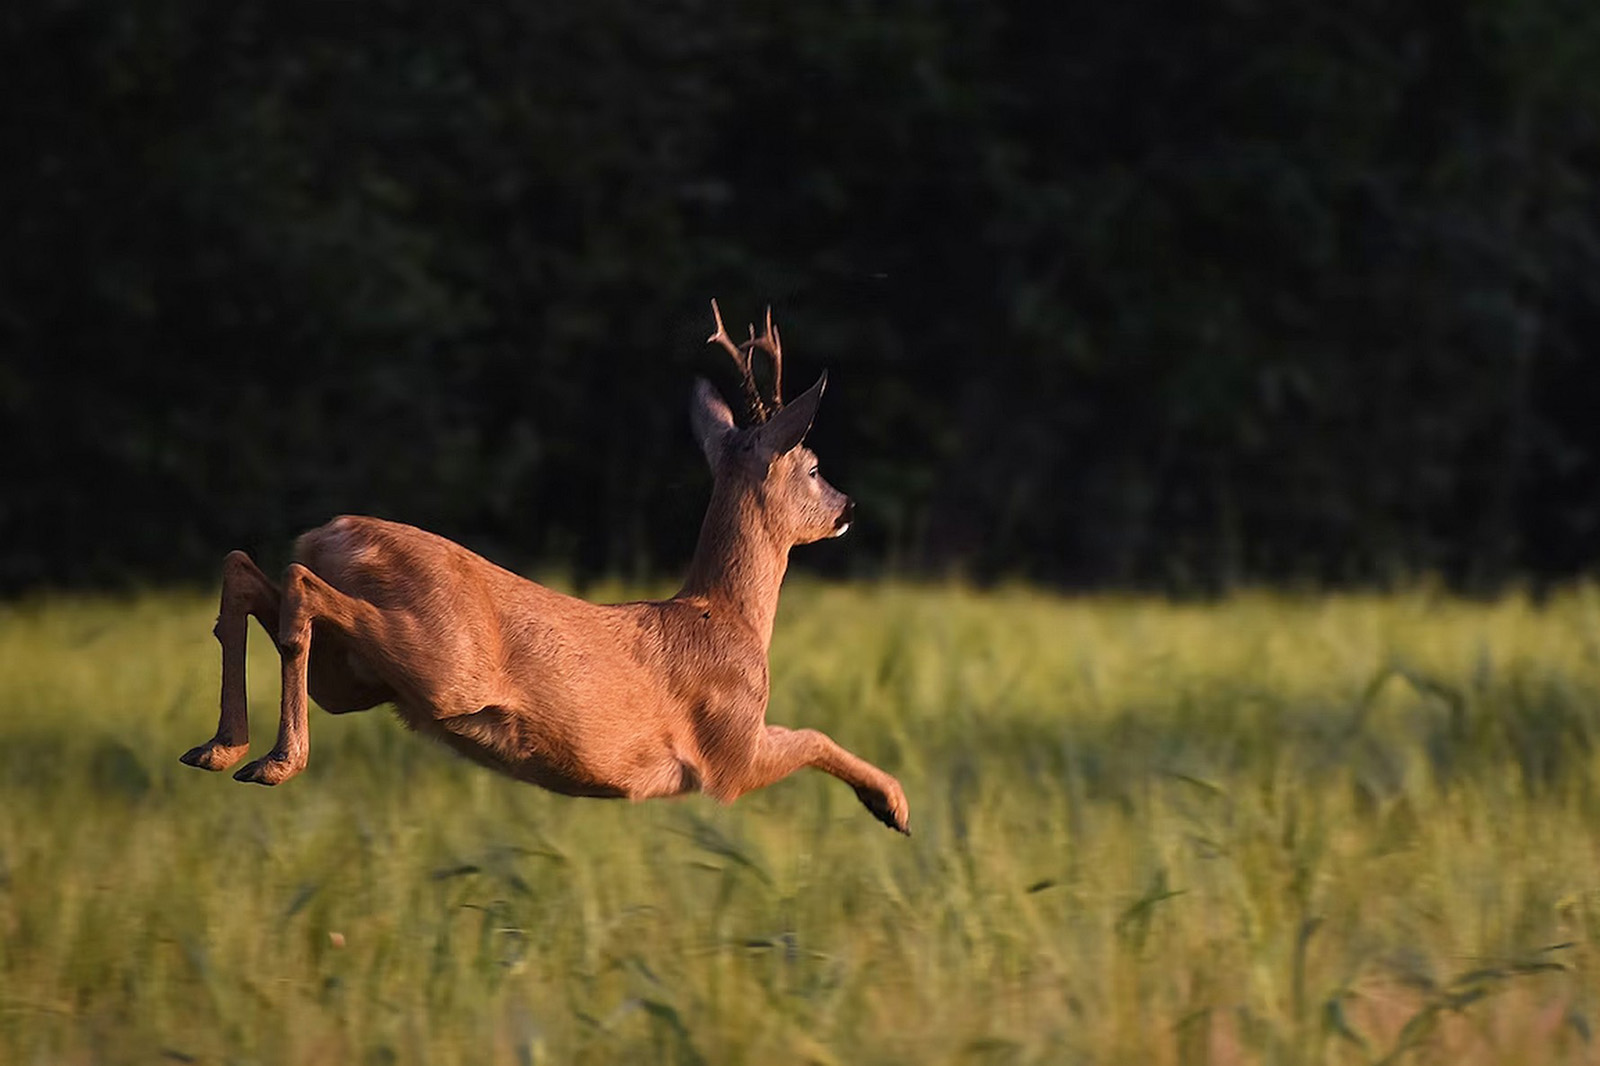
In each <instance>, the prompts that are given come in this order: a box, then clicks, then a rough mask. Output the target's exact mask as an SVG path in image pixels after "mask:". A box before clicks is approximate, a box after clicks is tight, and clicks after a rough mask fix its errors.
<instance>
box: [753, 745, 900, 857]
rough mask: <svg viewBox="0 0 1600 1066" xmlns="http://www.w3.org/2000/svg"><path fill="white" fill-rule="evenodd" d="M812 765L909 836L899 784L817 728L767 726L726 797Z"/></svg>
mask: <svg viewBox="0 0 1600 1066" xmlns="http://www.w3.org/2000/svg"><path fill="white" fill-rule="evenodd" d="M808 766H809V767H813V768H815V769H818V770H822V771H823V772H825V773H829V774H832V775H833V776H834V777H837V778H838V779H839V780H841V781H843V782H844V783H845V784H847V785H849V786H850V787H851V788H854V789H855V790H856V798H858V799H859V800H861V803H862V805H863V806H865V807H866V808H867V810H868V811H870V812H872V816H873V817H874V818H876V819H878V821H880V822H882V823H883V824H884V825H886V826H888V827H889V828H890V829H896V830H899V831H900V832H902V833H904V834H906V835H907V836H910V835H911V827H910V822H909V819H910V815H911V812H910V809H909V808H908V806H907V804H906V794H905V792H904V790H902V789H901V787H900V782H899V781H896V780H895V779H894V777H893V776H892V775H890V774H887V773H885V772H884V771H882V770H880V769H878V768H877V767H876V766H874V765H872V764H871V763H869V762H868V761H867V760H865V759H863V758H861V757H860V756H859V755H856V754H854V753H852V752H850V751H848V750H846V749H845V748H843V747H841V746H840V745H839V744H838V743H837V742H836V741H835V740H834V739H833V738H832V737H830V736H828V735H827V734H826V733H819V732H818V731H817V730H815V729H785V728H784V727H783V726H778V725H769V726H767V728H766V732H765V733H764V734H762V735H761V737H760V739H759V740H758V742H757V746H756V752H755V756H754V758H753V759H752V760H751V761H750V764H749V766H748V767H747V768H746V770H745V773H744V775H743V777H742V779H741V780H739V781H738V782H737V783H736V785H735V787H734V788H733V789H732V795H729V796H725V798H727V799H733V798H734V797H736V796H739V795H742V794H744V793H746V792H752V791H754V790H755V789H758V788H765V787H766V786H767V785H770V784H772V783H773V782H774V781H778V780H780V779H782V778H785V777H788V776H789V775H790V774H792V773H794V772H795V771H796V770H800V769H803V768H805V767H808Z"/></svg>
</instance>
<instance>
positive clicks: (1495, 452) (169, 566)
mask: <svg viewBox="0 0 1600 1066" xmlns="http://www.w3.org/2000/svg"><path fill="white" fill-rule="evenodd" d="M0 84H3V86H4V88H5V92H4V94H3V95H0V115H3V127H0V128H3V130H4V133H5V138H4V144H5V146H6V152H5V161H4V162H3V163H0V464H3V466H0V478H3V480H0V588H3V589H9V590H17V589H20V588H26V587H30V586H35V585H39V584H82V583H104V582H116V581H122V580H126V579H128V578H130V577H133V578H139V579H167V578H173V577H198V576H206V575H209V574H210V573H211V570H212V568H213V567H214V566H215V563H216V559H217V558H218V556H219V554H220V552H222V551H224V550H226V549H227V548H230V547H238V546H242V547H246V548H251V549H254V550H256V551H259V552H261V553H262V554H263V556H264V557H265V558H267V559H271V560H281V559H282V558H283V557H284V553H285V551H286V549H287V544H288V541H289V539H290V538H291V537H292V535H293V534H294V533H295V532H297V531H298V530H300V529H303V528H305V527H307V526H309V525H312V524H315V523H317V522H320V521H322V520H323V519H325V518H326V517H328V516H329V515H331V514H333V513H337V512H340V511H365V512H371V513H378V514H384V515H388V516H391V517H396V518H400V519H404V520H407V521H412V522H416V523H418V524H423V525H426V526H429V527H431V528H435V529H438V530H440V531H442V532H446V533H449V534H453V535H457V536H460V537H463V538H465V539H467V540H468V541H469V542H470V543H473V544H475V545H476V546H479V547H483V548H486V549H488V550H491V551H492V552H494V553H495V554H496V556H497V557H498V558H501V559H504V560H506V561H508V562H512V563H515V564H527V563H530V562H536V561H543V562H547V563H556V564H566V565H571V566H573V567H575V568H576V569H577V570H578V571H579V572H584V573H589V572H599V571H605V570H622V571H627V572H648V571H656V570H664V569H670V568H672V567H674V566H676V565H677V564H678V563H680V562H681V561H682V560H683V559H684V558H685V557H686V556H687V553H688V550H689V547H690V545H691V544H692V540H693V537H694V535H695V532H696V529H697V524H698V516H699V513H700V509H701V506H702V504H703V501H704V498H705V496H706V492H707V480H706V475H705V474H704V472H703V470H702V469H701V460H700V458H699V456H698V454H697V452H696V451H695V449H694V447H693V445H692V444H691V442H690V441H689V438H688V433H687V429H686V426H685V402H686V398H687V395H688V386H689V381H690V379H691V377H692V375H694V374H697V373H700V374H711V375H717V374H720V373H721V372H722V369H723V368H722V366H721V364H720V363H719V361H718V359H719V356H718V353H717V352H716V351H715V350H708V349H706V348H704V346H703V340H704V337H705V335H706V333H707V332H708V329H709V314H708V304H707V300H708V298H709V297H710V296H712V295H716V296H718V297H720V299H721V301H722V304H723V306H724V308H726V309H728V310H729V311H730V312H731V313H732V314H734V315H735V316H738V317H739V318H740V320H741V321H742V319H743V318H745V317H754V316H756V315H757V314H759V313H760V310H761V307H762V306H763V305H764V304H765V303H766V302H768V301H770V302H772V303H773V304H774V305H775V306H776V308H777V313H778V316H779V321H780V322H781V323H782V325H783V326H784V338H785V341H786V347H787V349H788V354H789V362H790V364H791V371H790V374H791V387H792V388H798V387H801V386H803V385H804V384H807V383H809V380H810V379H811V377H812V376H813V375H814V374H815V373H816V372H817V371H818V370H819V369H820V368H822V367H823V366H827V367H829V368H830V369H831V370H832V372H833V377H832V382H833V388H832V389H831V391H830V393H829V395H828V397H827V399H826V401H825V402H824V406H823V412H822V415H821V417H820V419H819V423H818V426H817V429H816V431H815V441H816V443H817V445H818V448H819V450H820V451H821V452H822V454H823V457H824V461H825V464H826V465H827V467H828V472H829V476H830V478H831V479H832V480H833V481H834V482H835V483H836V484H839V485H841V486H842V487H844V488H846V489H847V490H849V491H851V492H852V493H853V494H854V495H855V496H856V497H857V499H858V501H859V504H860V512H859V513H860V514H861V517H862V519H863V521H862V522H861V523H860V524H859V527H858V528H859V530H860V533H859V534H858V535H854V536H853V537H852V538H851V539H850V541H849V542H847V544H848V547H845V546H840V547H838V548H829V549H823V550H820V551H819V553H817V554H815V555H813V556H812V558H813V559H821V560H822V563H823V565H832V566H873V565H876V564H878V563H887V564H889V565H893V566H897V567H907V568H931V569H943V568H945V567H949V566H957V567H961V568H964V569H966V570H968V571H970V572H973V573H976V574H980V575H984V574H1019V575H1027V576H1034V577H1042V578H1047V579H1052V580H1059V581H1065V582H1071V583H1078V584H1107V583H1115V584H1152V585H1167V586H1171V587H1177V588H1188V589H1196V588H1199V589H1204V588H1215V587H1219V586H1225V585H1227V584H1229V583H1232V582H1236V581H1255V580H1305V579H1311V580H1321V581H1347V580H1353V581H1383V580H1386V579H1389V578H1393V577H1396V576H1403V575H1408V574H1413V573H1417V572H1423V571H1430V572H1432V571H1436V572H1442V573H1444V574H1447V575H1449V576H1450V577H1452V578H1453V579H1455V580H1458V581H1461V582H1463V583H1466V584H1469V585H1473V586H1478V587H1492V586H1493V585H1494V584H1495V583H1497V582H1499V581H1502V580H1504V579H1505V578H1507V577H1508V576H1514V575H1519V574H1532V575H1537V576H1560V575H1566V574H1571V573H1574V572H1578V571H1581V570H1583V569H1584V568H1586V567H1588V566H1589V565H1590V564H1591V563H1592V561H1593V560H1594V559H1595V556H1596V544H1597V534H1600V492H1597V491H1596V490H1597V473H1600V471H1597V466H1596V463H1597V459H1600V428H1597V420H1596V417H1595V413H1594V412H1595V407H1596V402H1597V400H1600V391H1597V385H1600V375H1597V374H1596V373H1595V371H1594V369H1592V366H1593V363H1594V359H1595V354H1596V352H1595V349H1596V340H1595V338H1596V337H1597V336H1600V330H1597V327H1600V193H1597V185H1596V178H1597V176H1600V6H1597V5H1595V4H1593V3H1592V2H1590V0H1526V2H1517V0H1503V2H1489V0H1465V2H1450V3H1444V2H1434V3H1398V4H1397V3H1389V2H1377V0H1357V2H1355V3H1348V4H1334V5H1329V4H1326V3H1322V2H1316V0H1300V2H1293V0H1291V2H1289V3H1258V2H1254V0H1232V2H1228V3H1200V4H1187V5H1171V6H1170V7H1169V6H1168V5H1161V4H1154V3H1140V2H1135V3H1127V4H1094V5H1061V4H1044V3H1033V2H1027V0H1009V2H998V0H993V2H970V0H929V2H927V3H921V4H910V5H881V4H864V3H834V2H823V3H804V4H796V3H775V2H768V3H752V4H742V5H732V6H722V5H712V4H706V3H704V2H702V0H673V2H667V3H652V4H643V3H628V2H624V0H582V2H572V0H538V2H511V0H482V2H476V0H475V2H474V3H472V4H460V5H412V4H403V3H399V2H394V0H391V2H388V3H370V4H324V3H308V2H277V3H262V2H259V0H238V2H231V3H222V4H218V3H205V2H201V0H138V2H134V3H109V2H94V0H82V2H78V0H54V2H43V0H24V2H23V3H21V4H19V5H12V6H9V7H8V8H7V9H6V11H5V12H4V13H3V14H0ZM722 381H723V383H724V384H725V385H726V384H729V382H728V380H727V378H726V377H724V378H722Z"/></svg>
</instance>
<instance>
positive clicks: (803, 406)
mask: <svg viewBox="0 0 1600 1066" xmlns="http://www.w3.org/2000/svg"><path fill="white" fill-rule="evenodd" d="M827 386H828V372H827V371H826V370H824V371H823V372H822V376H821V377H820V378H818V379H817V383H816V384H815V385H813V386H811V387H810V388H809V389H807V390H806V391H805V392H802V393H801V394H800V395H799V396H796V397H795V398H794V399H793V400H790V401H789V402H788V403H786V404H784V405H783V406H782V407H780V408H779V409H778V413H777V414H775V415H773V416H772V417H771V418H770V419H768V420H767V422H766V424H765V425H763V426H762V427H761V430H760V433H761V444H762V446H763V447H765V448H767V449H768V450H769V451H771V453H772V454H773V455H782V454H784V453H785V452H787V451H789V450H790V449H792V448H794V447H796V446H798V445H799V443H800V442H801V441H803V440H805V439H806V434H807V433H808V432H810V430H811V423H812V421H813V420H814V419H815V418H816V417H817V401H819V400H821V399H822V390H823V389H825V388H827Z"/></svg>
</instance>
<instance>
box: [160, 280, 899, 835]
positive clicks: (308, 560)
mask: <svg viewBox="0 0 1600 1066" xmlns="http://www.w3.org/2000/svg"><path fill="white" fill-rule="evenodd" d="M713 307H715V305H714V304H713ZM717 325H718V333H717V334H716V335H714V336H713V338H712V339H713V340H719V339H722V340H725V339H726V335H725V333H724V332H723V330H722V328H721V318H720V316H718V320H717ZM751 332H752V339H751V341H750V342H747V344H746V345H744V346H734V345H732V344H731V342H729V343H727V344H726V345H725V347H728V348H729V349H730V351H732V352H734V353H735V361H736V362H739V363H740V366H741V370H742V371H743V372H744V374H745V377H746V385H747V389H748V390H749V392H750V394H751V395H752V396H755V397H756V398H757V400H759V396H758V394H757V393H756V389H755V384H754V377H753V375H752V374H751V373H750V363H749V360H750V354H751V351H752V349H754V348H757V347H760V346H761V345H762V342H768V341H769V339H770V343H771V345H772V347H773V351H772V353H771V354H772V356H773V359H774V363H775V365H776V368H777V370H776V373H775V384H774V389H773V393H774V400H773V402H772V405H771V407H770V408H769V409H767V410H766V411H765V412H764V413H765V415H766V416H767V417H766V419H765V420H764V421H762V422H761V423H760V424H758V425H755V426H752V427H748V428H738V427H736V426H735V425H734V423H733V419H732V416H731V412H729V410H728V408H727V406H726V405H725V404H723V403H722V401H721V399H720V398H719V397H717V396H716V394H715V391H714V390H713V389H712V388H711V387H710V386H709V385H708V384H706V383H704V382H701V383H700V385H699V388H698V390H697V394H696V400H695V406H694V407H693V408H692V413H693V415H694V420H695V427H696V433H697V436H698V437H699V438H700V442H701V446H702V448H703V449H704V450H705V452H706V456H707V459H708V461H709V462H710V464H711V467H712V470H713V474H714V477H715V484H714V487H713V491H712V499H711V504H710V506H709V507H708V509H707V512H706V517H705V521H704V523H703V525H702V527H701V534H700V540H699V543H698V545H697V547H696V550H695V555H694V559H693V560H692V562H691V563H690V567H689V572H688V575H687V577H686V580H685V583H684V586H683V588H682V590H680V592H679V593H678V595H677V596H675V597H673V598H672V599H669V600H663V601H658V602H639V603H625V604H615V605H599V604H592V603H589V602H586V601H584V600H580V599H577V598H575V597H571V596H566V595H563V594H562V593H559V592H556V591H554V590H551V589H548V588H545V587H544V586H542V585H539V584H537V583H535V582H533V581H529V580H527V579H526V578H523V577H520V576H518V575H516V574H513V573H511V572H510V571H508V570H505V569H503V568H501V567H499V566H496V565H495V564H493V563H491V562H489V561H488V560H487V559H484V558H483V557H481V556H479V555H476V554H474V553H473V552H471V551H469V550H467V549H466V548H463V547H462V546H460V545H458V544H455V543H454V542H452V541H449V540H446V539H445V538H443V537H439V536H436V535H434V534H432V533H428V532H425V531H423V530H420V529H416V528H414V527H412V526H407V525H402V524H399V523H395V522H387V521H383V520H381V519H377V518H368V517H361V516H353V515H346V516H342V517H340V518H336V519H334V520H333V521H332V522H329V523H328V524H327V525H324V526H322V527H320V528H318V529H315V530H312V531H311V532H309V533H307V534H305V535H304V536H302V537H301V538H300V539H299V540H298V541H297V542H296V545H295V562H294V563H292V564H291V565H290V567H289V569H288V572H287V573H286V574H285V576H284V580H283V583H282V586H281V588H280V587H279V586H278V585H275V584H274V583H273V582H271V581H270V580H269V579H268V578H267V576H266V575H265V574H264V573H262V572H261V571H260V570H259V568H257V567H256V566H255V564H254V563H253V562H251V561H250V559H249V557H248V556H247V555H245V554H244V553H243V552H234V553H232V554H230V555H229V556H228V558H227V560H225V562H224V566H223V589H222V604H221V609H220V611H219V613H218V619H217V628H216V633H217V637H218V640H219V641H220V642H221V644H222V652H223V677H222V701H221V702H222V708H221V716H220V718H219V722H218V727H217V733H216V735H215V736H214V737H213V738H212V740H210V741H208V742H207V743H206V744H203V745H200V746H199V747H196V748H193V749H191V750H190V751H189V752H187V753H185V755H184V756H183V761H184V762H185V763H188V764H190V765H193V766H198V767H201V768H203V769H210V770H222V769H226V768H228V767H229V766H231V765H233V763H235V762H237V761H238V760H239V759H240V758H242V757H243V755H244V754H245V752H246V750H247V748H248V722H247V716H246V706H245V704H246V695H245V677H244V641H245V629H246V623H247V619H248V617H249V616H251V615H254V616H255V617H256V618H257V619H258V620H259V621H260V622H261V624H262V625H263V627H264V628H265V629H266V630H267V632H268V633H269V634H271V635H272V636H273V638H274V640H275V642H276V644H277V646H278V649H279V652H280V657H281V661H282V669H283V704H282V711H281V714H280V720H279V730H278V739H277V743H276V744H275V745H274V747H273V749H272V751H271V752H269V753H268V754H267V755H266V756H265V757H264V758H261V759H258V760H256V761H255V762H252V763H250V764H248V765H247V766H245V767H244V768H243V769H242V770H240V771H239V772H238V773H237V774H236V775H235V776H236V777H238V778H239V779H240V780H246V781H254V782H258V783H261V784H268V785H271V784H277V783H279V782H281V781H284V780H287V779H288V778H289V777H291V776H293V775H294V774H295V773H298V772H299V771H300V770H301V769H302V768H303V767H304V766H305V764H306V759H307V756H308V752H309V743H308V739H307V697H308V696H310V697H312V698H315V699H316V701H317V702H318V704H320V705H321V706H322V707H323V708H324V709H326V710H328V711H330V712H332V713H335V714H341V713H346V712H349V711H358V710H366V709H369V708H371V707H375V706H377V705H379V704H382V703H393V704H394V705H395V707H396V710H397V712H398V713H399V715H400V717H401V718H402V720H403V721H405V722H406V724H407V725H409V726H410V727H411V728H413V729H415V730H416V731H418V732H420V733H424V734H426V735H429V736H432V737H434V738H435V739H437V740H439V741H441V742H443V743H444V744H446V745H447V746H449V747H451V748H453V749H454V750H456V751H457V752H459V753H460V754H462V755H464V756H466V757H468V758H470V759H472V760H474V761H476V762H479V763H481V764H483V765H485V766H488V767H490V768H492V769H495V770H498V771H501V772H503V773H506V774H509V775H511V776H512V777H516V778H518V779H520V780H523V781H527V782H530V783H532V784H535V785H539V786H541V787H543V788H547V789H550V790H551V791H554V792H559V793H563V794H566V795H571V796H593V797H626V798H628V799H633V800H642V799H649V798H652V797H658V796H671V795H678V794H681V793H685V792H691V791H696V790H699V791H704V792H706V793H707V794H709V795H711V796H714V797H716V798H718V799H720V800H723V801H725V802H731V801H732V800H733V799H735V798H737V797H738V796H740V795H742V794H743V793H745V792H748V791H750V790H752V789H755V788H760V787H763V786H764V785H767V784H770V783H771V782H773V781H775V780H777V779H778V778H780V777H783V776H786V775H787V774H789V773H791V772H793V771H794V770H796V769H799V768H801V767H803V766H813V767H816V768H818V769H822V770H824V771H826V772H828V773H831V774H833V775H834V776H837V777H839V778H841V779H842V780H844V781H846V782H847V783H849V784H850V785H851V786H852V787H854V788H855V790H856V794H857V796H858V797H859V798H860V799H861V801H862V802H863V803H864V804H865V805H866V806H867V808H868V810H869V811H871V812H872V813H873V814H874V815H875V816H876V817H877V818H879V819H880V820H881V821H883V822H884V823H885V824H887V825H890V826H891V827H893V828H896V829H899V830H900V831H902V832H907V831H908V829H907V808H906V801H905V796H904V793H903V792H902V790H901V788H900V785H899V783H898V782H897V781H895V779H894V778H893V777H892V776H890V775H889V774H887V773H885V772H884V771H882V770H880V769H878V768H877V767H875V766H873V765H872V764H870V763H868V762H866V761H865V760H862V759H860V758H858V757H856V756H855V755H853V754H851V753H850V752H848V751H846V750H845V749H843V748H842V747H840V746H839V745H838V744H836V743H834V742H833V741H832V740H831V739H830V738H828V737H827V736H826V735H824V734H822V733H818V732H816V731H814V730H798V731H796V730H788V729H784V728H782V727H778V726H769V725H767V724H766V720H765V719H766V708H767V696H768V673H767V652H768V647H769V645H770V643H771V639H772V624H773V619H774V616H775V614H776V610H777V601H778V592H779V588H780V586H781V584H782V581H783V576H784V572H785V570H786V569H787V566H788V553H789V549H790V548H791V547H792V546H794V545H795V544H798V543H806V542H808V541H810V540H816V539H820V538H821V537H824V536H837V535H840V534H842V533H843V532H844V531H845V529H847V528H848V525H849V518H850V512H851V504H850V501H849V500H848V499H847V498H846V497H844V496H843V495H842V494H841V493H838V492H837V491H836V490H834V489H833V488H832V487H831V486H828V485H827V483H826V482H824V481H822V480H821V478H820V476H818V474H817V470H816V464H815V456H814V455H812V454H811V453H810V451H809V450H808V449H806V448H804V447H803V446H801V444H800V440H801V438H802V437H803V436H804V433H805V431H806V430H807V429H808V428H809V426H810V423H811V419H812V417H813V416H814V413H815V407H816V402H817V400H818V399H819V398H820V396H821V392H822V386H823V382H822V381H819V382H818V383H817V385H815V386H813V388H812V389H811V390H809V391H808V392H807V393H806V394H805V395H804V396H802V397H801V398H800V399H799V400H797V401H796V402H795V404H793V405H791V406H790V407H783V406H782V405H781V400H778V399H777V397H778V396H779V395H780V393H779V388H780V386H778V385H777V383H776V381H777V377H776V375H778V374H781V354H780V353H779V352H778V351H777V349H776V330H775V329H774V328H773V327H772V326H771V323H770V317H769V322H768V332H767V337H764V338H759V339H758V338H755V337H754V331H753V330H752V331H751ZM741 354H742V356H743V359H742V360H741V358H740V356H741ZM752 408H753V409H755V410H759V408H757V407H756V404H755V402H753V403H752Z"/></svg>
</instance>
